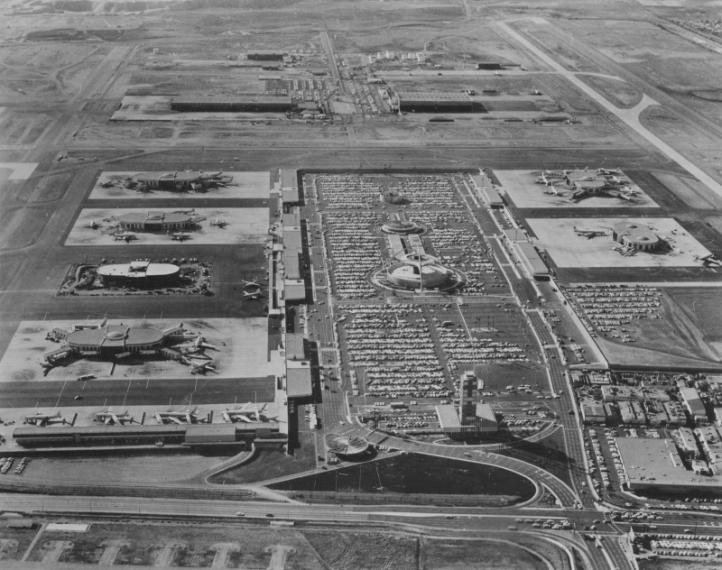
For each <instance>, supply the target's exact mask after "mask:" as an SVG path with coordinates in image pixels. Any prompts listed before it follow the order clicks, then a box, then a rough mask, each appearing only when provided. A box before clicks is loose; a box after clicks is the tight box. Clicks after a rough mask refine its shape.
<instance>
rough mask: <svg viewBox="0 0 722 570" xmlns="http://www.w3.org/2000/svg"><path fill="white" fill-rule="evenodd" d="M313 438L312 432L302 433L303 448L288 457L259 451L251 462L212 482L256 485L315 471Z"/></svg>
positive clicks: (213, 479) (279, 452) (279, 453)
mask: <svg viewBox="0 0 722 570" xmlns="http://www.w3.org/2000/svg"><path fill="white" fill-rule="evenodd" d="M313 438H314V434H313V433H312V432H308V431H306V432H301V433H300V434H299V440H300V444H301V446H300V447H299V448H298V449H296V450H294V453H293V455H286V454H285V453H284V452H283V451H273V450H261V451H257V452H256V454H255V455H254V457H253V459H251V460H250V461H248V462H246V463H244V464H243V465H240V466H238V467H233V468H232V469H229V470H228V471H223V472H222V473H220V474H218V475H215V476H214V477H211V479H210V482H211V483H214V484H217V485H238V484H241V483H255V482H256V481H263V480H266V479H273V478H275V477H283V476H284V475H292V474H293V473H300V472H301V471H308V470H309V469H314V468H315V467H316V453H315V450H316V448H315V446H314V442H313Z"/></svg>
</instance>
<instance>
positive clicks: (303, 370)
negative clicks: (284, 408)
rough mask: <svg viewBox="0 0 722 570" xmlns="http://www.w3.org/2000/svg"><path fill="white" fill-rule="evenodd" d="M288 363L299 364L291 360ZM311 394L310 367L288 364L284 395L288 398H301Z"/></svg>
mask: <svg viewBox="0 0 722 570" xmlns="http://www.w3.org/2000/svg"><path fill="white" fill-rule="evenodd" d="M289 364H300V363H295V362H291V363H289ZM312 394H313V382H312V379H311V367H310V366H309V365H308V364H306V365H305V366H288V367H287V368H286V395H287V396H288V397H289V398H303V397H308V396H311V395H312Z"/></svg>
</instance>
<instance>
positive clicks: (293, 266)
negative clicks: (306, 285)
mask: <svg viewBox="0 0 722 570" xmlns="http://www.w3.org/2000/svg"><path fill="white" fill-rule="evenodd" d="M283 265H284V269H285V270H286V277H287V278H288V279H300V278H301V262H300V260H299V258H298V252H294V251H293V250H290V251H287V252H286V255H285V256H284V258H283Z"/></svg>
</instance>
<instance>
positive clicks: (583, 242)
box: [527, 218, 710, 268]
mask: <svg viewBox="0 0 722 570" xmlns="http://www.w3.org/2000/svg"><path fill="white" fill-rule="evenodd" d="M620 222H632V223H637V224H639V225H642V226H645V227H646V226H649V227H650V228H651V229H653V231H654V233H656V234H657V235H658V236H660V237H662V238H663V239H664V240H665V241H667V243H669V244H670V245H671V246H672V249H671V251H669V252H668V253H654V252H644V251H639V252H636V253H635V254H634V255H621V254H620V253H617V252H616V251H614V249H612V248H613V246H614V245H615V242H614V240H612V237H611V233H612V232H611V228H612V226H614V224H617V223H620ZM527 223H528V224H529V226H530V227H531V229H532V231H533V232H534V234H535V235H536V237H537V240H538V241H537V242H536V244H535V245H536V246H537V247H538V248H539V249H542V250H547V252H548V253H549V256H550V257H551V258H552V260H553V261H554V263H555V264H556V265H557V267H560V268H567V267H574V268H584V267H591V268H594V267H620V268H625V267H700V266H701V265H702V264H701V262H700V261H699V260H698V259H697V257H702V258H703V257H706V256H708V255H710V252H709V250H708V249H707V248H705V247H704V246H702V245H701V244H700V243H699V242H698V241H697V240H696V239H695V238H694V237H693V236H692V235H691V234H689V233H688V232H687V231H686V230H685V229H684V228H683V227H682V226H681V225H679V223H677V221H676V220H674V219H672V218H531V219H529V220H527ZM575 227H577V228H578V229H579V230H582V231H586V230H590V229H591V230H593V231H595V232H596V231H600V232H602V231H604V232H606V234H607V235H597V236H595V237H592V238H589V237H588V236H585V235H578V234H577V232H575V231H574V228H575Z"/></svg>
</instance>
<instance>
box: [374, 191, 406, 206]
mask: <svg viewBox="0 0 722 570" xmlns="http://www.w3.org/2000/svg"><path fill="white" fill-rule="evenodd" d="M381 201H382V202H386V203H387V204H392V205H403V204H408V203H409V200H408V198H406V197H405V196H404V195H403V194H402V193H401V192H399V191H398V190H396V189H395V188H387V189H386V190H384V191H383V192H381Z"/></svg>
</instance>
